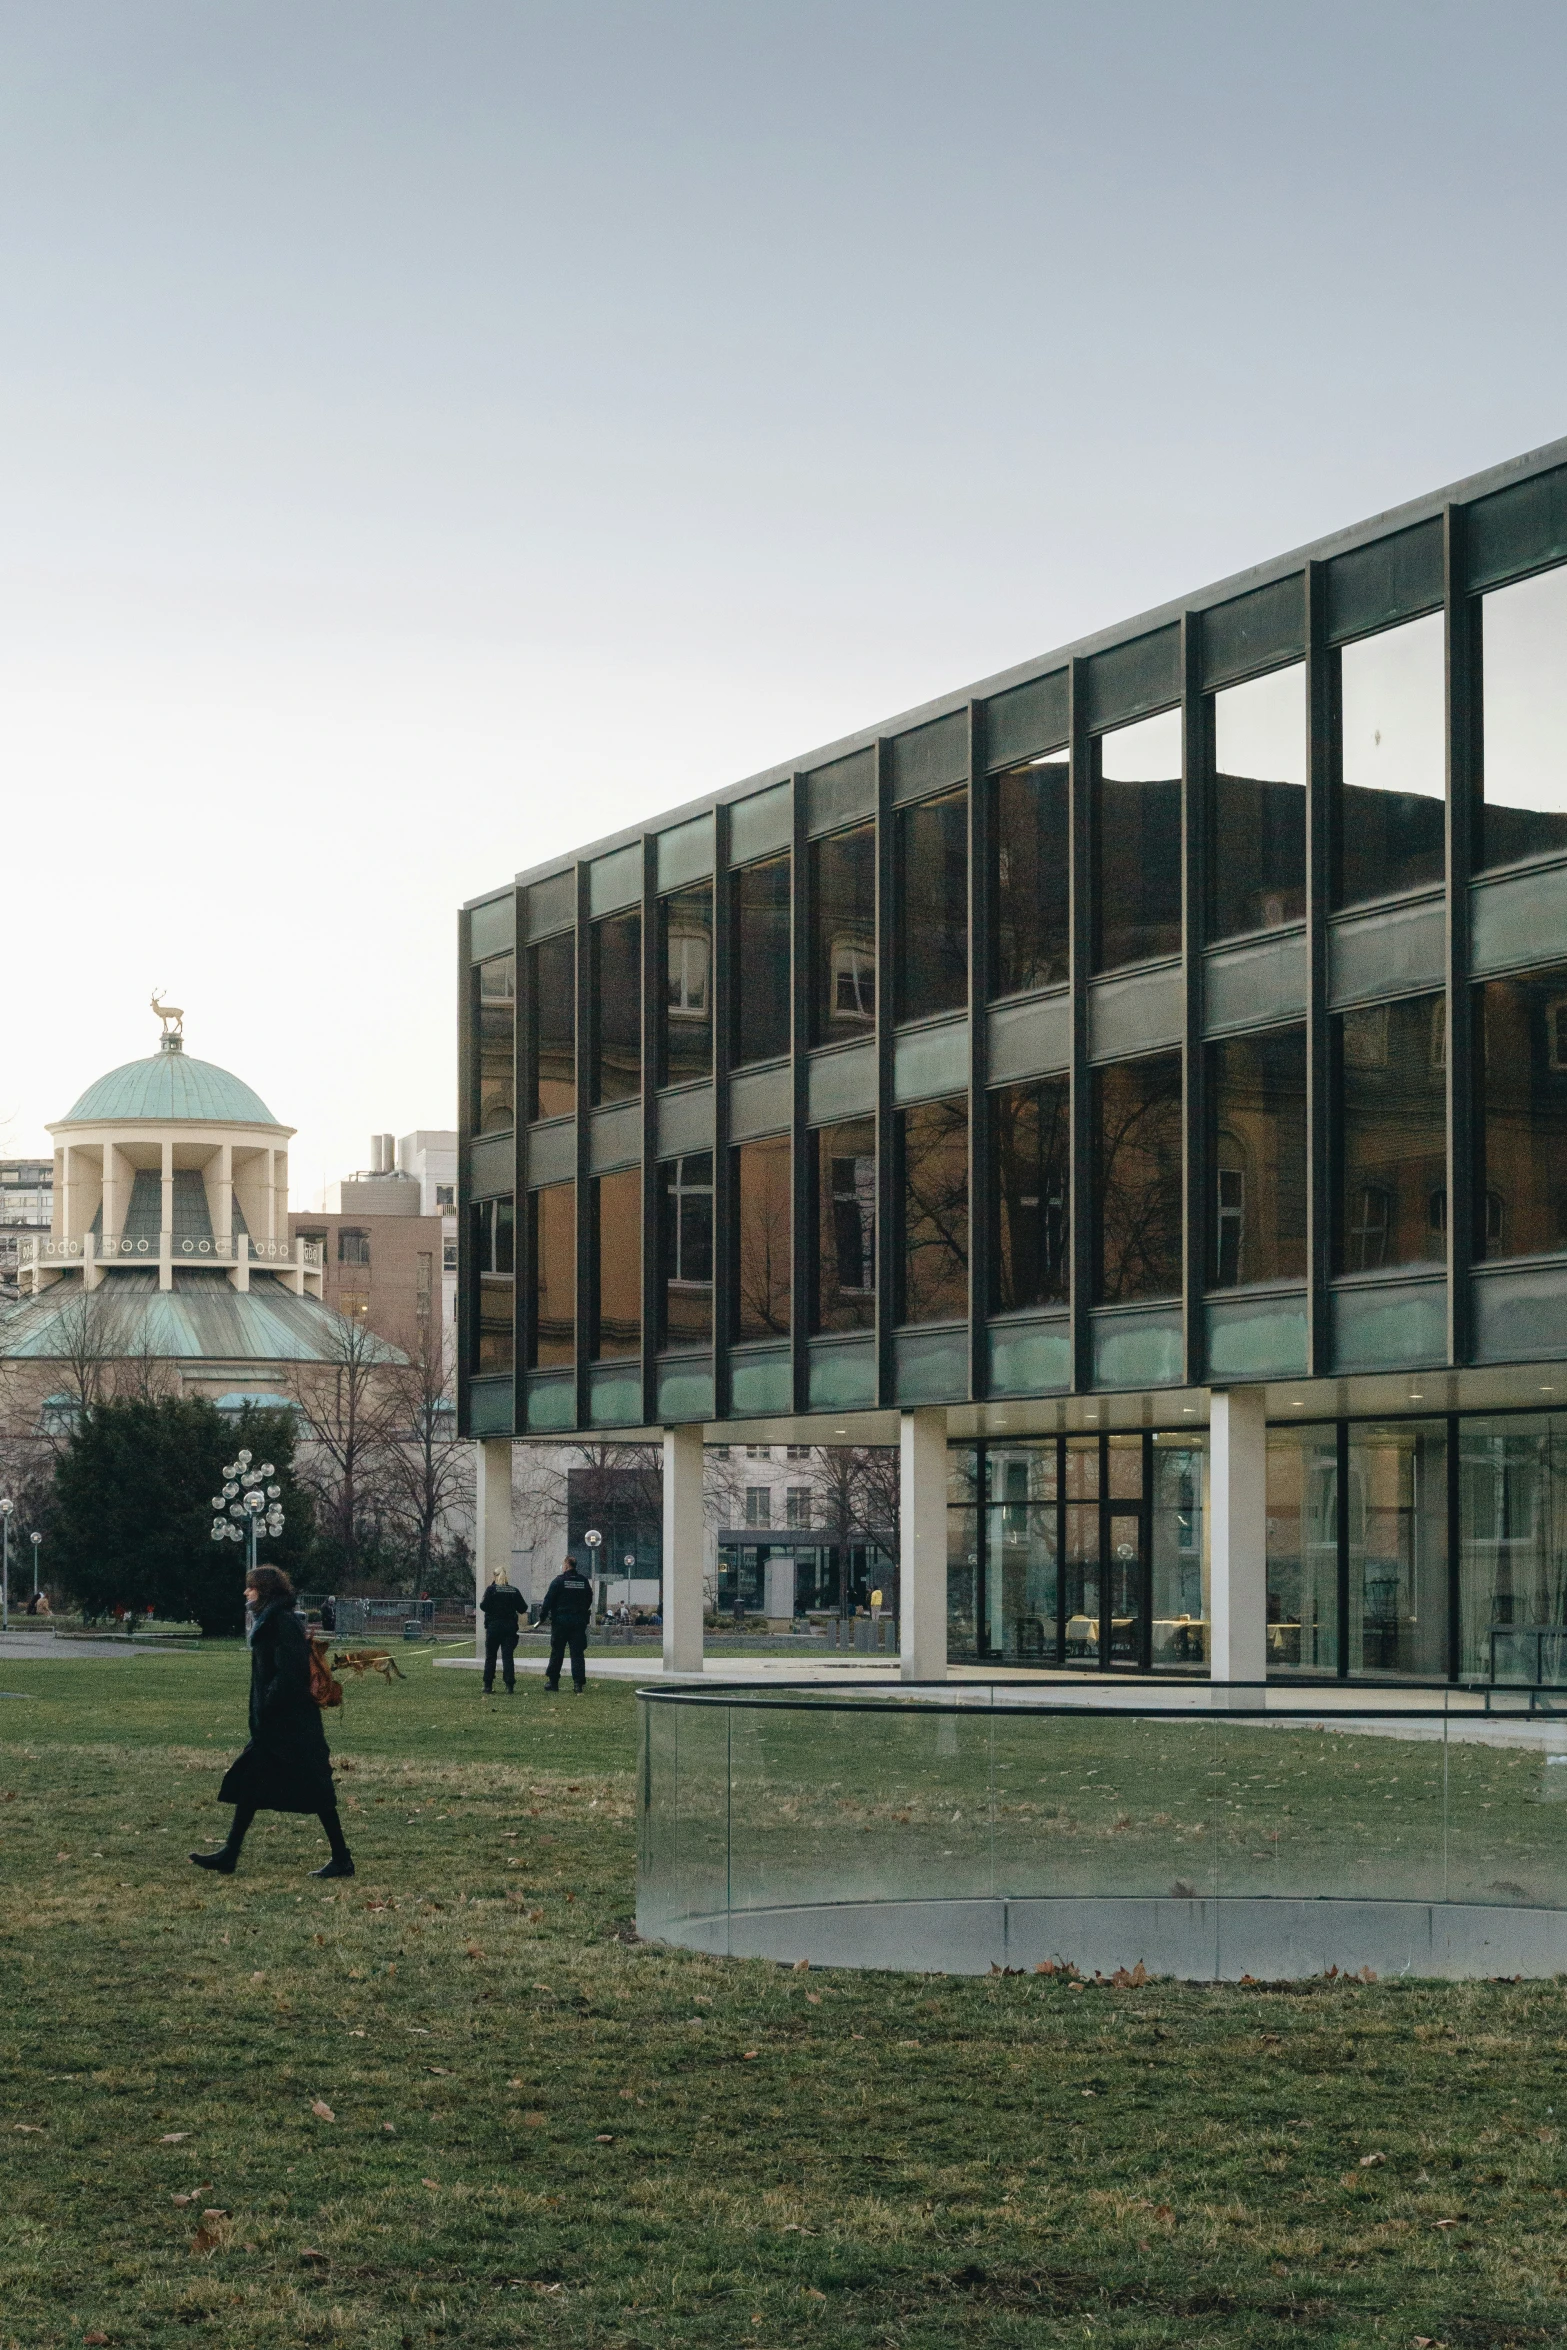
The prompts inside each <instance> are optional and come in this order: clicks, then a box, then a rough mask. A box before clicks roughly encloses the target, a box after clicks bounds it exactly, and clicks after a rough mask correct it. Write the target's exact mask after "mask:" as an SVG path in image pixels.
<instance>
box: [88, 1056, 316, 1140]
mask: <svg viewBox="0 0 1567 2350" xmlns="http://www.w3.org/2000/svg"><path fill="white" fill-rule="evenodd" d="M171 1048H172V1049H171ZM148 1118H168V1119H171V1120H173V1121H175V1122H177V1123H179V1124H182V1125H189V1124H193V1123H195V1122H196V1121H199V1120H206V1121H208V1122H210V1123H211V1124H212V1125H215V1126H276V1125H277V1123H278V1121H277V1119H276V1118H274V1117H273V1115H272V1112H271V1111H270V1110H269V1109H268V1108H267V1105H266V1103H265V1102H264V1101H263V1100H262V1099H261V1096H260V1095H259V1094H256V1093H252V1092H251V1090H250V1087H249V1086H248V1085H242V1084H241V1083H240V1080H239V1079H238V1078H237V1077H234V1076H231V1075H230V1073H229V1071H228V1070H227V1069H219V1068H218V1067H217V1066H216V1065H215V1064H214V1063H213V1062H211V1061H196V1060H193V1059H192V1058H191V1056H190V1055H189V1054H188V1053H186V1052H183V1051H181V1049H180V1047H179V1043H178V1040H177V1039H176V1038H173V1037H171V1038H170V1039H169V1040H168V1043H167V1044H165V1046H164V1047H163V1049H162V1051H161V1052H156V1053H149V1054H148V1056H147V1058H146V1060H145V1061H127V1062H126V1063H125V1065H124V1067H123V1068H120V1069H111V1070H109V1072H108V1073H107V1075H106V1076H103V1077H100V1078H97V1079H96V1080H95V1081H94V1083H93V1084H91V1085H89V1086H88V1088H87V1091H86V1092H85V1093H84V1094H83V1095H82V1097H81V1099H80V1101H78V1102H77V1103H76V1104H75V1105H74V1107H72V1108H71V1109H69V1110H68V1111H67V1112H66V1114H65V1116H64V1117H63V1118H62V1119H61V1120H60V1121H59V1123H60V1124H61V1125H62V1126H114V1125H119V1124H121V1123H122V1122H123V1123H125V1124H127V1125H138V1124H140V1123H141V1122H142V1120H144V1119H148Z"/></svg>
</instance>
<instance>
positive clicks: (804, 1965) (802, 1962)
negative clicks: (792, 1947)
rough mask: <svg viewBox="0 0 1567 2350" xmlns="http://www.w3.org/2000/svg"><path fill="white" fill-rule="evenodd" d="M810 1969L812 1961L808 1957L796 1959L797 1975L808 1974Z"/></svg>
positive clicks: (795, 1969) (795, 1968)
mask: <svg viewBox="0 0 1567 2350" xmlns="http://www.w3.org/2000/svg"><path fill="white" fill-rule="evenodd" d="M810 1971H811V1962H810V1960H809V1959H808V1958H797V1959H796V1960H795V1962H794V1972H795V1973H796V1974H797V1975H808V1974H809V1973H810Z"/></svg>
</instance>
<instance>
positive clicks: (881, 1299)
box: [876, 735, 903, 1411]
mask: <svg viewBox="0 0 1567 2350" xmlns="http://www.w3.org/2000/svg"><path fill="white" fill-rule="evenodd" d="M895 847H896V843H895V837H894V820H893V813H892V745H891V743H890V742H889V741H888V740H887V737H886V736H885V735H878V736H877V738H876V1401H877V1403H878V1404H879V1405H880V1406H881V1408H882V1409H883V1410H884V1411H885V1410H886V1409H887V1408H888V1407H889V1406H890V1405H892V1404H894V1403H895V1402H896V1401H897V1374H896V1367H895V1364H894V1360H893V1335H892V1334H893V1329H894V1326H895V1324H896V1321H897V1315H898V1305H899V1296H898V1292H899V1289H900V1286H901V1283H900V1279H899V1276H900V1273H901V1271H902V1267H901V1264H900V1261H899V1260H900V1258H901V1255H902V1250H903V1233H902V1230H901V1223H902V1219H901V1217H900V1215H899V1213H898V1209H899V1206H900V1204H901V1203H900V1200H899V1190H900V1186H901V1173H902V1170H901V1169H900V1168H899V1166H898V1164H897V1158H898V1152H897V1118H896V1115H895V1113H894V1111H893V1106H892V1070H893V1049H894V1027H893V1022H894V1007H893V1001H892V984H893V967H892V964H893V957H892V948H893V935H894V930H895V926H896V923H897V909H896V886H897V885H896V880H895V872H894V868H895V863H896V858H895Z"/></svg>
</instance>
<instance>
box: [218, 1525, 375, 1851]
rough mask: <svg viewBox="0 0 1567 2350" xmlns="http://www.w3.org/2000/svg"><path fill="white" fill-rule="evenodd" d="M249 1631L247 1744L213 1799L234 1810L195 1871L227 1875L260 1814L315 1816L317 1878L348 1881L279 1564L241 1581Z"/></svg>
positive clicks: (289, 1587)
mask: <svg viewBox="0 0 1567 2350" xmlns="http://www.w3.org/2000/svg"><path fill="white" fill-rule="evenodd" d="M245 1603H246V1605H247V1607H249V1608H250V1610H251V1612H252V1618H253V1621H252V1623H251V1628H250V1744H249V1745H248V1746H247V1747H246V1749H245V1751H244V1753H243V1754H242V1755H240V1756H239V1757H238V1759H237V1760H236V1761H234V1762H232V1763H231V1764H230V1765H229V1767H228V1770H227V1771H226V1772H225V1773H224V1777H223V1784H222V1786H221V1787H220V1788H219V1789H218V1801H219V1802H220V1803H231V1804H232V1805H233V1806H234V1824H233V1826H232V1827H231V1828H230V1830H229V1835H228V1842H227V1843H226V1844H225V1845H224V1846H223V1848H222V1850H221V1851H220V1852H193V1853H192V1854H191V1856H190V1857H191V1859H192V1860H193V1861H194V1862H195V1864H196V1866H197V1868H198V1869H216V1870H217V1871H218V1872H219V1874H220V1875H221V1876H225V1877H231V1876H232V1875H233V1874H234V1868H235V1864H236V1863H237V1861H238V1859H239V1848H240V1846H241V1845H242V1844H243V1843H244V1841H245V1832H246V1830H247V1829H248V1828H249V1826H250V1823H251V1821H252V1820H253V1819H254V1818H255V1816H256V1814H257V1812H258V1811H313V1812H314V1813H315V1814H316V1817H317V1818H318V1819H319V1820H320V1822H321V1825H322V1827H323V1828H325V1830H326V1832H327V1839H328V1841H329V1843H330V1844H331V1847H332V1857H331V1859H330V1860H329V1861H328V1862H327V1864H326V1867H325V1868H324V1869H317V1870H316V1872H315V1874H316V1875H317V1876H318V1877H351V1876H352V1875H353V1873H354V1862H353V1855H352V1854H351V1853H350V1851H349V1849H348V1846H347V1844H346V1843H345V1841H344V1838H343V1823H342V1821H341V1820H340V1819H339V1818H338V1816H337V1795H336V1791H335V1790H334V1788H333V1785H332V1758H331V1755H330V1754H329V1753H328V1751H327V1743H326V1733H325V1731H324V1730H323V1729H322V1727H321V1709H320V1707H319V1706H318V1705H317V1703H316V1701H315V1698H314V1696H313V1694H312V1692H311V1688H310V1643H309V1641H308V1639H307V1638H306V1635H305V1628H304V1626H303V1625H302V1624H301V1623H300V1621H299V1618H298V1617H297V1616H296V1615H295V1613H294V1586H293V1584H292V1583H291V1582H290V1581H289V1579H288V1577H287V1576H286V1575H285V1574H284V1573H283V1571H282V1569H281V1568H280V1567H257V1568H256V1569H255V1571H254V1573H253V1574H251V1575H250V1577H249V1578H248V1579H247V1581H246V1584H245Z"/></svg>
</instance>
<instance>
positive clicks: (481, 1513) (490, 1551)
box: [473, 1436, 511, 1657]
mask: <svg viewBox="0 0 1567 2350" xmlns="http://www.w3.org/2000/svg"><path fill="white" fill-rule="evenodd" d="M473 1452H474V1472H475V1476H474V1497H473V1499H474V1545H473V1598H474V1611H473V1653H474V1655H475V1656H479V1657H482V1656H483V1654H484V1618H483V1616H482V1615H481V1614H480V1612H479V1609H480V1605H481V1603H482V1601H483V1598H484V1594H485V1592H486V1591H487V1590H488V1589H489V1587H490V1585H491V1584H492V1583H493V1582H494V1580H495V1578H496V1576H497V1575H505V1576H507V1577H509V1576H510V1574H511V1438H510V1437H509V1436H486V1437H485V1438H483V1439H482V1441H481V1442H480V1443H478V1444H476V1445H475V1446H474V1448H473Z"/></svg>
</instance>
